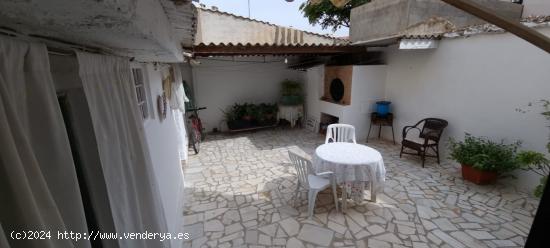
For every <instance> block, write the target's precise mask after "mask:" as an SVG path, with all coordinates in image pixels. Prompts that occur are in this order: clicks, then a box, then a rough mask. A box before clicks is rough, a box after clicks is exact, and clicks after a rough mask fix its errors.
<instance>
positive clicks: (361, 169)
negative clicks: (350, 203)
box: [313, 142, 386, 210]
mask: <svg viewBox="0 0 550 248" xmlns="http://www.w3.org/2000/svg"><path fill="white" fill-rule="evenodd" d="M313 169H314V170H315V172H317V173H319V172H324V171H332V172H333V173H334V175H335V177H336V182H337V183H338V184H344V183H353V182H369V183H370V192H371V201H374V202H376V193H377V192H378V191H381V190H382V189H383V187H384V182H385V180H386V168H385V167H384V161H383V159H382V155H381V154H380V152H378V151H377V150H375V149H373V148H370V147H368V146H365V145H360V144H354V143H343V142H335V143H327V144H323V145H320V146H319V147H317V149H316V150H315V155H314V156H313ZM346 191H347V190H346V189H344V190H342V201H343V203H342V209H344V210H345V209H346V201H347V196H346V194H347V193H346Z"/></svg>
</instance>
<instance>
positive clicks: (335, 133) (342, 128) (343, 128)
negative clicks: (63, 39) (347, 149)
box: [325, 124, 357, 144]
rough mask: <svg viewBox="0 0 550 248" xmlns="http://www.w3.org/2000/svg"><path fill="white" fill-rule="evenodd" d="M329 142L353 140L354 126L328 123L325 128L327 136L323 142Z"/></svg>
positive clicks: (350, 141)
mask: <svg viewBox="0 0 550 248" xmlns="http://www.w3.org/2000/svg"><path fill="white" fill-rule="evenodd" d="M331 142H349V143H352V142H353V143H357V142H356V141H355V127H353V126H352V125H348V124H330V125H328V128H327V137H326V139H325V144H327V143H331Z"/></svg>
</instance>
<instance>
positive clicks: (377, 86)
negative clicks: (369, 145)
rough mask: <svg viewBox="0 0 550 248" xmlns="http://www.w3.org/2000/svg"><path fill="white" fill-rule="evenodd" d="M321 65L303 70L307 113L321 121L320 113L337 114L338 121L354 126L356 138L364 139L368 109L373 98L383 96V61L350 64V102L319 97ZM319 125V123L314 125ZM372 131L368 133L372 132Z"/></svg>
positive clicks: (367, 124) (367, 122) (377, 98)
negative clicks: (372, 63) (378, 63)
mask: <svg viewBox="0 0 550 248" xmlns="http://www.w3.org/2000/svg"><path fill="white" fill-rule="evenodd" d="M324 75H325V68H324V66H316V67H313V68H311V69H309V70H307V74H306V84H305V89H306V114H307V116H309V117H311V118H315V119H316V120H317V122H319V121H320V117H321V113H325V114H330V115H333V116H336V117H339V118H340V120H339V122H340V123H345V124H350V125H353V126H354V127H355V133H356V137H357V139H358V140H364V139H366V137H367V132H368V128H369V122H370V113H371V112H372V111H373V110H374V104H375V103H376V101H379V100H384V94H385V92H384V90H385V87H384V86H385V85H384V84H385V81H386V66H385V65H367V66H353V74H352V86H351V104H350V105H347V106H343V105H338V104H334V103H330V102H326V101H321V100H320V98H321V96H322V95H323V90H324V89H323V85H324ZM317 128H318V127H317ZM373 135H374V132H372V133H371V136H373Z"/></svg>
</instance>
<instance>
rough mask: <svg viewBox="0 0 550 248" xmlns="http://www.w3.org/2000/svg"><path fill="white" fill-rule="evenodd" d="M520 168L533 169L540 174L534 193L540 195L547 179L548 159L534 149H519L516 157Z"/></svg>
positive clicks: (549, 161) (549, 169) (549, 170)
mask: <svg viewBox="0 0 550 248" xmlns="http://www.w3.org/2000/svg"><path fill="white" fill-rule="evenodd" d="M517 160H518V163H519V164H520V166H521V167H520V168H521V169H523V170H529V171H533V172H535V173H536V174H538V175H540V176H541V178H540V183H539V185H538V186H537V187H536V188H535V192H534V195H535V196H536V197H541V196H542V192H543V191H544V187H545V186H546V182H547V181H548V174H549V173H550V160H548V159H547V158H546V157H545V156H544V154H542V153H540V152H534V151H521V152H519V153H518V157H517Z"/></svg>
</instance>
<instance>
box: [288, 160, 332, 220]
mask: <svg viewBox="0 0 550 248" xmlns="http://www.w3.org/2000/svg"><path fill="white" fill-rule="evenodd" d="M288 156H289V157H290V160H291V161H292V164H293V165H294V168H296V172H297V174H298V186H297V187H296V193H295V195H294V197H295V200H294V204H295V205H296V201H297V200H298V193H299V191H300V188H305V189H307V190H308V194H307V195H308V208H307V209H308V218H311V217H312V216H313V209H314V208H315V200H316V199H317V194H318V193H319V192H320V191H322V190H324V189H326V188H328V187H330V186H332V193H333V197H334V205H335V206H336V212H338V197H337V195H336V180H335V178H334V173H333V172H331V171H327V172H322V173H318V174H314V173H313V169H312V167H311V161H309V160H308V159H306V158H304V157H302V156H300V155H297V154H295V153H293V152H290V151H289V152H288Z"/></svg>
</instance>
